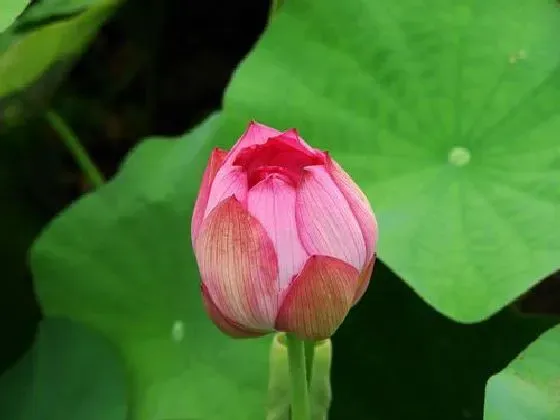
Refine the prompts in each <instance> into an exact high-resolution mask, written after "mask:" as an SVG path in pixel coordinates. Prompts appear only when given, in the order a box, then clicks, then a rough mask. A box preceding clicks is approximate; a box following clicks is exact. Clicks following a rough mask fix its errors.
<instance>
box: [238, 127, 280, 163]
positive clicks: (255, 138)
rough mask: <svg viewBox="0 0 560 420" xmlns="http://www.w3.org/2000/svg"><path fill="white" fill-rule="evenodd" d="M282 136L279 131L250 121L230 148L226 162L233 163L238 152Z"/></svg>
mask: <svg viewBox="0 0 560 420" xmlns="http://www.w3.org/2000/svg"><path fill="white" fill-rule="evenodd" d="M280 134H282V133H281V132H280V131H278V130H276V129H274V128H272V127H268V126H266V125H264V124H259V123H258V122H256V121H251V122H250V123H249V126H248V127H247V130H245V133H243V135H242V136H241V137H240V138H239V140H237V143H235V145H234V146H233V147H232V148H231V153H230V156H229V157H228V162H234V161H235V158H236V157H237V155H238V154H239V152H240V151H241V150H243V149H246V148H248V147H251V146H256V145H258V144H264V143H266V141H267V140H268V139H269V138H271V137H276V136H279V135H280Z"/></svg>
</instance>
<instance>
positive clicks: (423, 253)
mask: <svg viewBox="0 0 560 420" xmlns="http://www.w3.org/2000/svg"><path fill="white" fill-rule="evenodd" d="M559 27H560V8H558V7H557V5H555V4H554V3H553V2H551V1H533V0H520V1H517V2H515V3H512V2H511V1H509V0H496V1H491V2H489V1H486V0H460V1H453V2H449V1H443V0H404V1H399V2H386V1H369V0H356V1H352V2H340V1H337V0H325V1H319V2H317V1H313V0H303V1H295V2H286V4H285V5H284V7H283V8H282V9H281V11H280V12H279V13H278V15H277V16H276V17H275V18H274V20H273V23H272V25H271V26H270V28H269V29H268V31H267V32H266V34H265V36H264V37H263V39H261V41H260V42H259V44H258V46H257V48H256V49H255V51H254V52H253V53H252V54H251V55H250V56H249V57H248V58H247V59H246V61H245V62H244V63H243V64H242V65H241V67H240V68H239V70H238V71H237V73H236V75H235V77H234V79H233V81H232V84H231V86H230V87H229V90H228V91H227V95H226V100H225V106H224V116H225V119H226V121H227V122H226V123H225V125H224V126H225V128H224V129H223V130H222V133H221V136H222V137H225V138H230V139H231V140H232V141H233V139H235V137H236V134H237V133H239V132H240V130H241V129H242V127H243V125H244V124H245V122H246V121H247V120H248V119H251V118H255V119H257V120H259V121H261V122H263V123H266V124H268V125H272V126H275V127H278V128H283V129H284V128H289V127H297V128H298V129H299V130H300V132H301V134H302V135H303V136H304V137H305V138H306V139H308V140H309V142H310V143H311V144H313V145H314V146H317V147H321V148H324V149H327V150H329V151H331V152H332V155H333V157H334V158H335V159H337V160H339V161H340V162H341V163H342V164H343V166H344V167H345V169H347V170H348V171H349V172H350V173H351V175H352V176H353V177H354V178H355V179H356V181H357V182H358V183H359V184H360V186H361V187H362V188H363V189H364V190H365V191H366V193H367V194H368V196H369V198H370V201H371V203H372V206H373V208H374V210H375V211H376V213H377V216H378V219H379V225H380V226H381V234H380V242H379V255H380V257H381V259H382V260H383V261H384V262H385V263H387V264H388V265H389V267H391V269H393V270H394V271H395V272H396V274H398V275H399V276H400V277H402V278H403V279H404V280H405V281H406V282H407V283H408V284H409V285H410V286H411V287H413V288H414V289H415V290H416V291H417V292H418V293H419V294H420V295H421V296H422V297H423V298H424V299H425V300H426V301H427V302H428V303H430V304H431V305H433V306H434V307H435V308H436V309H437V310H439V311H441V312H442V313H443V314H445V315H446V316H449V317H451V318H452V319H454V320H456V321H461V322H476V321H481V320H483V319H486V318H487V317H489V316H490V315H491V314H493V313H495V312H497V311H498V310H499V309H500V308H502V307H503V306H504V305H506V304H507V303H509V302H511V301H512V300H513V299H515V298H516V297H517V296H519V295H520V294H522V293H523V292H525V291H526V290H528V289H529V288H530V287H531V286H533V285H535V284H536V283H537V282H538V281H539V280H541V279H542V278H544V277H545V276H546V275H548V274H550V273H552V272H553V271H555V270H556V269H557V268H558V267H559V263H558V262H559V261H560V237H559V236H558V235H557V232H556V231H555V229H551V227H552V226H560V210H559V209H560V189H558V187H557V179H558V177H559V176H560V143H558V132H559V130H560V108H559V107H558V97H559V95H560V43H559V42H558V28H559Z"/></svg>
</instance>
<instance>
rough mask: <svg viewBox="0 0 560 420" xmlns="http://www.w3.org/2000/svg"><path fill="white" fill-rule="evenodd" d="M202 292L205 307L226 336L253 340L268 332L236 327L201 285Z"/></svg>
mask: <svg viewBox="0 0 560 420" xmlns="http://www.w3.org/2000/svg"><path fill="white" fill-rule="evenodd" d="M201 291H202V301H203V302H204V307H205V308H206V312H208V316H209V317H210V319H211V320H212V322H213V323H214V324H215V325H216V326H217V327H218V328H219V329H220V331H221V332H223V333H224V334H227V335H229V336H230V337H233V338H251V337H259V336H261V335H264V334H266V332H259V331H253V330H249V329H245V328H243V327H242V326H240V325H236V324H235V323H234V322H233V321H232V320H230V319H227V318H226V317H225V316H224V315H223V314H222V312H221V311H220V309H219V308H218V307H217V306H216V305H215V304H214V302H213V301H212V297H211V296H210V293H209V292H208V288H207V287H206V286H205V285H204V284H202V285H201Z"/></svg>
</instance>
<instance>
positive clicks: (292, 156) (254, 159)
mask: <svg viewBox="0 0 560 420" xmlns="http://www.w3.org/2000/svg"><path fill="white" fill-rule="evenodd" d="M324 163H325V157H324V155H323V153H321V152H319V151H314V150H313V149H310V148H309V147H306V146H305V145H303V144H302V143H301V142H300V141H298V138H297V137H295V136H293V135H291V134H282V135H280V136H277V137H273V138H271V139H269V140H267V141H266V143H264V144H259V145H255V146H251V147H248V148H245V149H243V150H242V151H241V152H240V153H239V155H238V156H237V158H236V159H235V161H234V163H233V164H234V165H238V166H240V167H241V168H242V170H243V171H244V172H246V173H247V181H248V187H249V188H251V187H252V186H254V185H256V184H258V183H259V182H260V181H262V180H263V179H265V178H266V177H267V176H268V175H270V174H273V173H280V174H282V175H283V176H284V177H285V178H286V179H287V180H288V181H289V182H290V183H291V184H292V185H294V186H296V185H297V184H298V183H299V181H300V180H301V177H302V174H303V168H304V167H306V166H312V165H322V164H324Z"/></svg>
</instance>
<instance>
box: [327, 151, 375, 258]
mask: <svg viewBox="0 0 560 420" xmlns="http://www.w3.org/2000/svg"><path fill="white" fill-rule="evenodd" d="M325 166H326V168H327V171H328V172H329V174H330V175H331V177H332V179H333V181H334V183H335V184H336V186H337V187H338V188H339V189H340V191H341V192H342V194H343V195H344V197H345V198H346V201H348V204H349V205H350V208H351V209H352V213H354V216H355V217H356V219H357V220H358V223H359V225H360V228H361V229H362V234H363V235H364V242H365V244H366V248H367V256H368V258H369V257H370V256H372V255H373V254H374V253H375V249H376V245H377V238H378V233H377V232H378V231H377V220H376V218H375V214H374V213H373V210H372V209H371V206H370V204H369V200H368V198H367V197H366V195H365V194H364V193H363V192H362V190H361V189H360V187H358V185H356V183H355V182H354V181H353V180H352V178H351V177H350V175H348V173H346V172H345V171H344V169H342V168H341V167H340V165H338V163H336V162H335V161H333V160H332V159H331V158H330V156H329V157H327V163H326V165H325Z"/></svg>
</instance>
